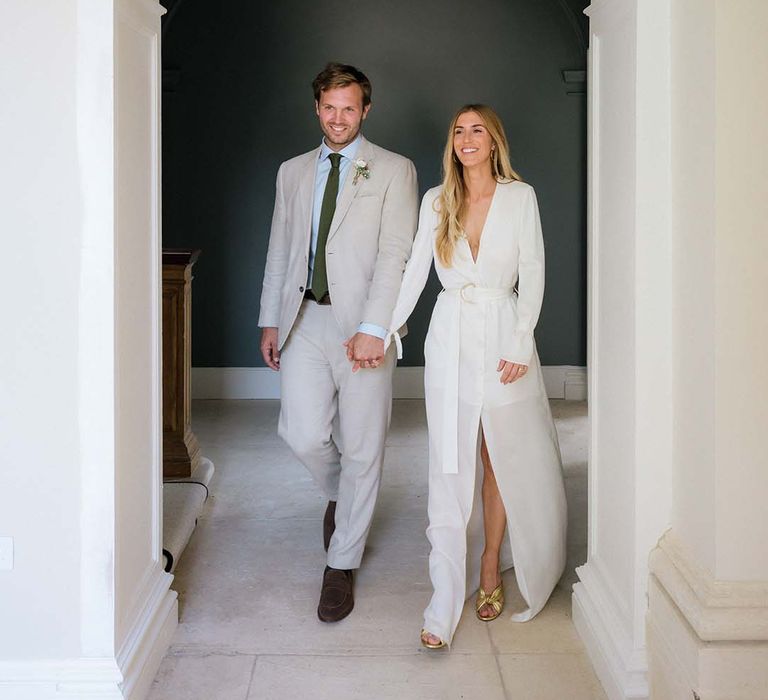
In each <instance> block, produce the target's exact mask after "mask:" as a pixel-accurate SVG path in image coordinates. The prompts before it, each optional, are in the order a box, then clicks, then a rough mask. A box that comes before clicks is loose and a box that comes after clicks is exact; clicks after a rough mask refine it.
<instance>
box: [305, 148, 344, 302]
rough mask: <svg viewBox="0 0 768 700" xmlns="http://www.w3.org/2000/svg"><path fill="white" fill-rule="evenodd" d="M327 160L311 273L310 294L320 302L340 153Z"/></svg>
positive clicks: (325, 288) (325, 285)
mask: <svg viewBox="0 0 768 700" xmlns="http://www.w3.org/2000/svg"><path fill="white" fill-rule="evenodd" d="M328 158H329V159H330V161H331V172H329V173H328V181H327V182H326V183H325V192H324V193H323V206H322V207H321V208H320V223H319V224H318V226H317V246H316V248H315V269H314V271H313V272H312V294H314V296H315V299H316V300H317V301H320V300H321V299H322V298H323V297H324V296H325V295H326V294H327V293H328V273H327V271H326V269H325V244H326V242H327V240H328V232H329V231H330V230H331V221H333V214H334V212H335V211H336V195H337V194H338V193H339V162H340V161H341V154H340V153H331V154H330V155H329V156H328Z"/></svg>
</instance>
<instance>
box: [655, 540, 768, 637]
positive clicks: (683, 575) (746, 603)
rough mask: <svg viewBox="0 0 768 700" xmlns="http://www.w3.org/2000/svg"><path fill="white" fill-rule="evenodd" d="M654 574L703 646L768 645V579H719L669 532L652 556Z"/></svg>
mask: <svg viewBox="0 0 768 700" xmlns="http://www.w3.org/2000/svg"><path fill="white" fill-rule="evenodd" d="M649 563H650V572H651V574H652V575H653V576H654V577H655V578H656V580H657V581H658V584H659V585H660V586H661V588H662V589H663V590H664V592H665V593H666V595H667V596H669V598H670V599H671V601H672V602H673V603H674V604H675V606H676V607H677V608H678V610H680V612H681V613H682V615H683V616H684V617H685V619H686V621H687V622H688V624H689V625H690V626H691V627H692V628H693V630H694V631H695V632H696V634H697V635H698V636H699V638H700V639H701V640H702V641H704V642H725V641H731V642H739V641H751V642H754V641H762V642H768V581H717V580H715V579H714V578H713V577H712V574H710V573H709V571H707V570H706V569H704V568H703V567H701V566H698V565H697V564H695V563H694V562H693V561H692V560H691V559H690V558H689V557H688V556H687V554H686V553H685V552H684V550H683V548H682V546H681V545H680V543H679V542H678V540H677V539H676V538H675V536H674V534H673V533H672V532H671V531H668V532H667V533H665V534H664V536H663V537H662V538H661V540H660V541H659V545H658V547H657V548H656V549H654V550H653V551H652V552H651V556H650V561H649Z"/></svg>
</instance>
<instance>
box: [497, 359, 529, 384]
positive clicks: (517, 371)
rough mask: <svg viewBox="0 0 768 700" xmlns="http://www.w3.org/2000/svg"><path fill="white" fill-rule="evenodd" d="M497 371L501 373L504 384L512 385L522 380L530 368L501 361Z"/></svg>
mask: <svg viewBox="0 0 768 700" xmlns="http://www.w3.org/2000/svg"><path fill="white" fill-rule="evenodd" d="M496 371H497V372H501V377H500V381H501V383H502V384H511V383H512V382H514V381H517V380H518V379H520V377H522V376H523V375H524V374H525V373H526V372H527V371H528V367H527V366H526V365H519V364H517V363H516V362H507V361H506V360H499V366H498V367H497V368H496Z"/></svg>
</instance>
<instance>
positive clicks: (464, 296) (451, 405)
mask: <svg viewBox="0 0 768 700" xmlns="http://www.w3.org/2000/svg"><path fill="white" fill-rule="evenodd" d="M443 294H446V295H448V296H450V297H453V299H455V302H454V308H453V314H454V318H453V324H454V325H453V328H454V332H453V335H452V337H451V338H450V340H449V343H448V358H447V359H448V363H447V364H448V367H450V368H451V370H450V372H449V375H448V377H447V383H446V386H445V399H444V403H443V438H444V439H443V445H445V451H444V452H443V455H442V461H443V474H458V473H459V346H460V343H461V305H462V303H467V304H478V303H481V302H486V301H501V300H503V299H508V298H510V297H512V296H514V294H515V290H514V287H478V286H477V285H474V284H471V283H470V284H465V285H464V286H463V287H454V288H452V289H444V290H443ZM449 436H452V437H449Z"/></svg>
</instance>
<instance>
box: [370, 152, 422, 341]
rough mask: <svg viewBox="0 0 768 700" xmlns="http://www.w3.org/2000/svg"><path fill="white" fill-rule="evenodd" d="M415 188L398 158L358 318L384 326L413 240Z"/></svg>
mask: <svg viewBox="0 0 768 700" xmlns="http://www.w3.org/2000/svg"><path fill="white" fill-rule="evenodd" d="M418 197H419V187H418V184H417V181H416V168H415V167H414V165H413V163H411V161H409V160H405V159H402V163H401V165H400V166H399V168H398V170H397V172H396V173H395V176H394V177H393V178H392V182H391V183H390V185H389V187H388V188H387V191H386V194H385V195H384V203H383V206H382V210H381V224H380V233H379V251H378V256H377V257H376V265H375V268H374V271H373V279H372V280H371V284H370V287H369V289H368V299H367V300H366V303H365V307H364V309H363V315H362V318H361V319H360V321H361V322H362V323H369V324H372V325H376V326H380V327H385V326H386V325H387V322H388V321H389V318H390V315H391V313H392V308H393V307H394V304H395V300H396V299H397V290H398V288H399V286H400V280H401V279H402V274H403V268H404V267H405V261H406V260H407V259H408V251H409V250H410V249H411V244H412V243H413V229H414V226H415V224H416V208H417V204H418Z"/></svg>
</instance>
